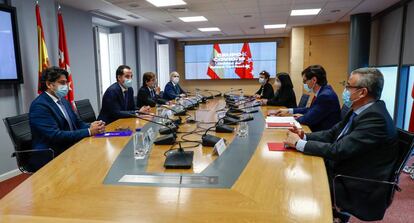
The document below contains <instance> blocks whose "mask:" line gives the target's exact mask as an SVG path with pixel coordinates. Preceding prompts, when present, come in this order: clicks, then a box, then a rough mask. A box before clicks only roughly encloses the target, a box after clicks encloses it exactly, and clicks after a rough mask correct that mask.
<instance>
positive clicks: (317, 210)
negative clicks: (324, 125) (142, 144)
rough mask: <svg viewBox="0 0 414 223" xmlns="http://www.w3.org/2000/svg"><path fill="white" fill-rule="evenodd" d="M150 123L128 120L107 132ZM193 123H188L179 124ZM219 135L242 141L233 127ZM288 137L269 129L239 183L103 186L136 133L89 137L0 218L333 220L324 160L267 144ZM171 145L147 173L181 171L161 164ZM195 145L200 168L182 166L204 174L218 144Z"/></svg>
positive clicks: (155, 152) (156, 150)
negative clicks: (221, 185) (219, 185)
mask: <svg viewBox="0 0 414 223" xmlns="http://www.w3.org/2000/svg"><path fill="white" fill-rule="evenodd" d="M222 106H224V101H223V100H222V99H214V100H210V101H209V102H208V103H207V104H204V105H200V109H199V110H198V111H196V112H197V119H199V120H200V119H203V120H204V121H209V120H210V121H213V120H215V119H216V118H215V112H214V111H215V110H217V109H219V108H221V107H222ZM268 109H275V107H262V108H261V110H262V112H263V113H264V114H266V111H267V110H268ZM145 123H146V122H145V121H142V120H138V119H121V120H118V121H116V122H114V123H111V124H110V125H109V126H108V128H107V130H113V129H115V128H117V127H126V126H129V127H131V128H134V127H139V126H143V125H144V124H145ZM194 128H195V124H184V125H182V126H181V127H180V130H191V129H194ZM212 134H214V133H212ZM217 135H219V136H220V137H224V138H226V139H227V140H228V141H229V142H231V140H233V139H235V136H234V134H231V133H221V134H217ZM285 135H286V130H280V129H279V130H278V129H264V130H263V135H262V138H261V139H260V142H259V145H258V147H257V149H256V151H255V152H254V154H253V155H252V157H251V159H250V161H249V162H248V164H247V165H246V167H245V168H244V170H243V171H242V173H241V174H240V176H239V178H238V179H237V181H236V182H235V183H234V185H233V186H232V187H231V188H219V189H216V188H214V189H212V188H183V187H154V186H125V185H107V184H103V181H104V179H105V177H106V175H107V173H108V171H109V169H110V168H111V166H112V164H113V163H114V161H115V159H116V158H117V156H118V155H119V154H120V152H121V151H122V150H123V148H124V147H125V145H126V144H127V143H128V141H129V140H130V139H131V138H130V137H119V138H104V139H102V138H94V137H89V138H85V139H83V140H81V141H80V142H78V143H77V144H75V145H74V146H72V147H71V148H70V149H68V150H67V151H65V152H64V153H63V154H61V155H60V156H58V157H57V158H55V159H54V160H53V161H52V162H50V163H49V164H47V165H46V166H45V167H43V168H42V169H41V170H39V171H38V172H36V173H35V174H33V175H32V176H31V177H30V178H28V179H27V180H26V181H24V182H23V183H22V184H20V185H19V186H18V187H17V188H16V189H14V190H13V191H12V192H11V193H9V194H8V195H6V196H5V197H4V198H3V199H1V200H0V222H31V223H36V222H318V223H319V222H332V211H331V200H330V193H329V186H328V180H327V176H326V171H325V166H324V163H323V160H322V159H321V158H318V157H313V156H306V155H303V154H301V153H298V152H270V151H269V150H268V147H267V142H275V141H282V140H283V139H284V137H285ZM192 137H193V138H195V139H196V138H197V137H198V138H199V136H192ZM168 148H169V146H156V147H153V149H152V152H151V154H150V158H149V162H148V167H147V171H149V172H155V173H170V172H173V173H176V172H177V170H165V169H164V168H163V166H162V164H163V162H164V156H162V154H163V153H164V152H165V150H166V149H168ZM194 151H195V155H194V167H193V168H192V169H190V170H178V172H190V173H197V172H200V171H201V170H202V169H204V168H205V167H206V166H208V165H209V164H210V163H211V162H213V161H214V159H216V156H213V155H212V154H211V153H212V149H211V148H201V146H200V147H198V148H195V149H194ZM131 156H132V154H131Z"/></svg>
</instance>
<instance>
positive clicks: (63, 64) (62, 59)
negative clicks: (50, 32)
mask: <svg viewBox="0 0 414 223" xmlns="http://www.w3.org/2000/svg"><path fill="white" fill-rule="evenodd" d="M58 27H59V67H60V68H62V69H65V70H66V71H67V72H68V74H69V76H68V87H69V92H68V94H67V95H66V99H67V100H68V101H69V102H70V103H71V104H73V100H74V93H73V81H72V73H71V71H70V65H69V52H68V47H67V44H66V34H65V27H64V25H63V17H62V12H61V11H60V9H59V11H58Z"/></svg>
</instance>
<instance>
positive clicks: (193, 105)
mask: <svg viewBox="0 0 414 223" xmlns="http://www.w3.org/2000/svg"><path fill="white" fill-rule="evenodd" d="M182 99H183V100H184V101H188V102H190V103H191V105H190V106H188V107H187V109H188V110H195V109H196V108H197V107H198V102H196V103H194V102H193V101H192V100H191V99H189V98H182ZM182 106H184V105H182ZM184 107H185V106H184Z"/></svg>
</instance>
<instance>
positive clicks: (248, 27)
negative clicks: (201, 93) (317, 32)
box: [59, 0, 399, 39]
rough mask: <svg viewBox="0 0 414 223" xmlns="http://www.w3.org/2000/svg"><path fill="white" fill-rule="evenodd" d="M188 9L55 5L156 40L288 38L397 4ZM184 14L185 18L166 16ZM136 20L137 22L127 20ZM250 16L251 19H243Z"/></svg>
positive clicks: (374, 0)
mask: <svg viewBox="0 0 414 223" xmlns="http://www.w3.org/2000/svg"><path fill="white" fill-rule="evenodd" d="M184 1H185V2H186V3H187V5H183V6H173V7H164V8H157V7H155V6H153V5H152V4H150V3H148V2H147V1H145V0H106V1H105V0H88V1H85V0H59V2H61V3H62V4H65V5H69V6H72V7H75V8H78V9H82V10H85V11H89V10H96V9H99V10H100V11H102V12H105V13H108V14H111V15H114V16H117V17H120V18H124V19H125V20H122V22H124V23H127V24H132V25H138V26H142V27H144V28H146V29H148V30H151V31H153V32H155V33H157V34H159V35H162V36H165V37H170V38H179V39H191V38H197V39H200V38H209V37H212V36H214V37H233V38H234V37H262V36H287V35H289V32H290V29H291V27H294V26H306V25H316V24H325V23H334V22H343V21H349V16H350V15H352V14H356V13H363V12H370V13H372V14H373V15H374V14H376V13H378V12H380V11H382V10H383V9H386V8H387V7H389V6H391V5H393V4H395V3H397V2H398V1H399V0H184ZM171 8H185V9H187V11H185V12H177V11H170V10H171ZM309 8H322V10H321V12H320V13H319V14H318V15H316V16H298V17H291V16H290V11H291V10H292V9H309ZM131 14H132V15H135V16H138V17H139V18H138V19H134V18H131V17H130V16H128V15H131ZM246 15H250V16H251V17H248V18H246V17H244V16H246ZM184 16H204V17H206V18H207V19H208V21H206V22H194V23H185V22H183V21H181V20H180V19H178V17H184ZM280 23H282V24H283V23H286V24H287V26H286V28H284V29H271V30H265V29H264V28H263V25H265V24H280ZM203 27H219V28H220V29H221V32H210V33H204V32H201V31H198V30H197V28H203Z"/></svg>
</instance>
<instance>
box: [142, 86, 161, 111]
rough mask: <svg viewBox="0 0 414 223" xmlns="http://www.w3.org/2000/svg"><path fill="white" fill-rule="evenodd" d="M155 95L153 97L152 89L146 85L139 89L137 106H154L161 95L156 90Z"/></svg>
mask: <svg viewBox="0 0 414 223" xmlns="http://www.w3.org/2000/svg"><path fill="white" fill-rule="evenodd" d="M154 95H155V97H151V93H150V90H149V89H148V87H146V86H142V87H141V88H140V89H139V90H138V96H137V106H138V107H139V108H140V107H142V106H151V107H154V106H155V105H156V104H157V100H158V99H159V97H160V96H159V95H157V93H156V92H155V90H154Z"/></svg>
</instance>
